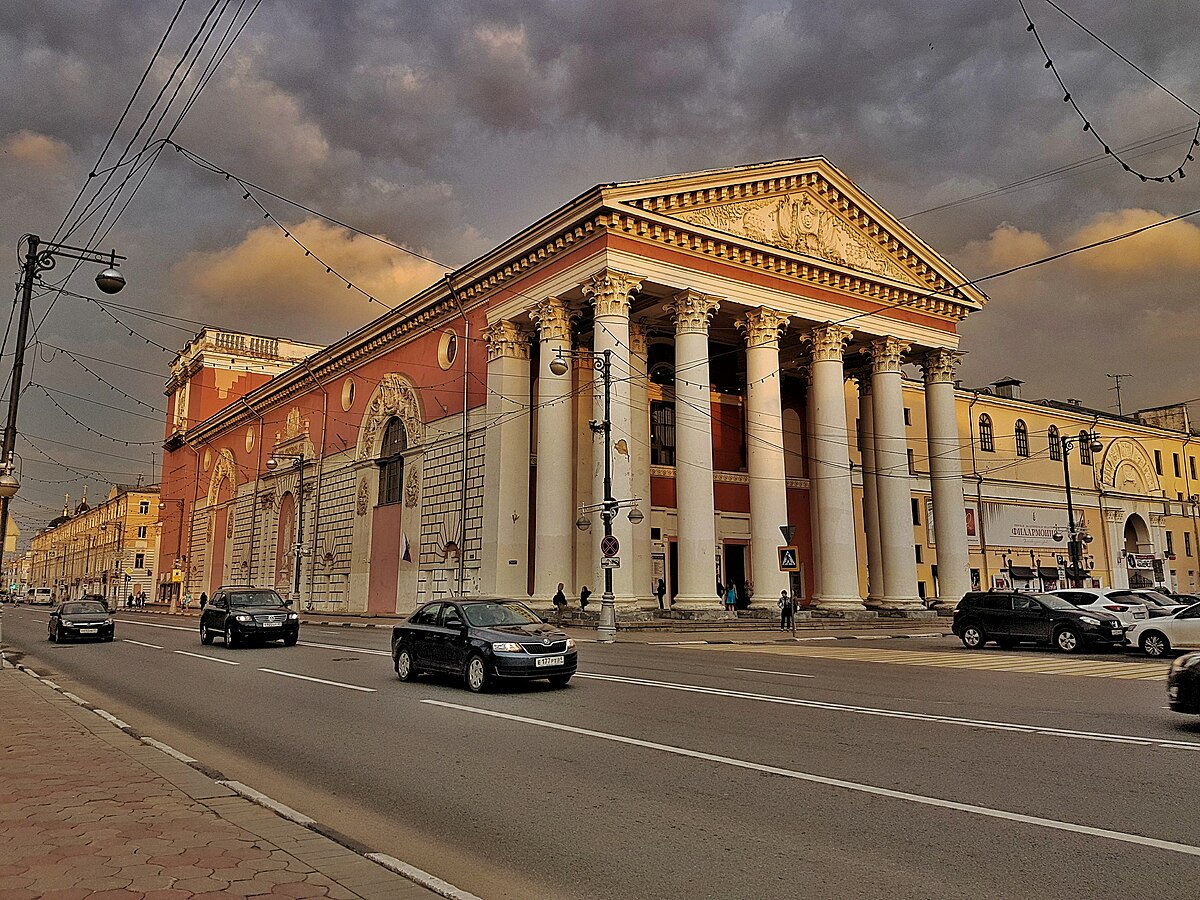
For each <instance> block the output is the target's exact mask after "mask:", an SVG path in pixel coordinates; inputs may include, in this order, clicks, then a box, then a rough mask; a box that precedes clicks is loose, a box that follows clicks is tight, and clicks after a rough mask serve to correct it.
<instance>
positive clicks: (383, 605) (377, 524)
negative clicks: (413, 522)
mask: <svg viewBox="0 0 1200 900" xmlns="http://www.w3.org/2000/svg"><path fill="white" fill-rule="evenodd" d="M403 511H404V507H403V505H402V504H400V503H389V504H386V505H384V506H377V507H375V509H374V511H373V512H372V516H373V520H372V522H371V569H370V580H369V582H368V583H367V612H369V613H382V614H384V615H393V614H395V612H396V603H397V597H396V581H397V579H398V578H399V575H400V532H401V527H402V524H403V523H402V522H401V514H402V513H403Z"/></svg>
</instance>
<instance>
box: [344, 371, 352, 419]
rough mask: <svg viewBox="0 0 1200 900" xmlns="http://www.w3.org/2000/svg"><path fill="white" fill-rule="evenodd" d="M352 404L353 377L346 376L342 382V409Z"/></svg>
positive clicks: (346, 408)
mask: <svg viewBox="0 0 1200 900" xmlns="http://www.w3.org/2000/svg"><path fill="white" fill-rule="evenodd" d="M353 405H354V379H353V378H347V379H346V380H345V381H343V382H342V409H344V410H347V411H348V410H349V409H350V407H352V406H353Z"/></svg>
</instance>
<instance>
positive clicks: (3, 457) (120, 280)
mask: <svg viewBox="0 0 1200 900" xmlns="http://www.w3.org/2000/svg"><path fill="white" fill-rule="evenodd" d="M26 241H27V242H28V244H27V246H26V248H25V259H24V261H23V262H22V264H21V312H20V316H19V317H18V318H17V340H16V344H14V345H13V366H12V379H11V380H10V381H9V383H8V421H7V423H6V425H5V428H4V446H3V452H0V571H3V569H4V544H5V541H6V540H7V538H8V504H9V502H10V501H11V500H12V498H13V497H14V496H15V495H16V493H17V490H18V489H19V488H20V486H21V484H20V482H18V481H17V479H16V478H14V477H13V474H12V469H13V450H14V449H15V447H16V443H17V404H18V402H19V401H20V399H21V377H22V375H23V373H24V368H25V342H26V341H27V340H28V336H29V310H30V307H31V306H32V304H33V282H34V279H35V278H37V276H38V274H39V273H41V272H45V271H46V270H47V269H53V268H54V264H55V262H56V257H59V256H64V257H69V258H70V259H78V260H82V261H83V262H92V263H98V264H99V265H107V266H108V268H107V269H105V270H104V271H103V272H101V273H100V274H99V275H97V276H96V286H97V287H99V288H100V290H102V291H104V293H106V294H115V293H117V291H119V290H121V288H123V287H125V276H123V275H122V274H121V273H120V272H118V271H117V268H116V267H117V260H119V259H125V257H124V256H118V255H117V254H116V252H115V251H114V252H111V253H101V252H99V251H97V250H89V249H87V248H86V247H70V246H68V245H66V244H56V243H46V244H43V243H42V239H41V238H40V237H38V236H37V235H36V234H31V235H28V236H27V237H26Z"/></svg>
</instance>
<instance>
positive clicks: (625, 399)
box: [582, 269, 649, 607]
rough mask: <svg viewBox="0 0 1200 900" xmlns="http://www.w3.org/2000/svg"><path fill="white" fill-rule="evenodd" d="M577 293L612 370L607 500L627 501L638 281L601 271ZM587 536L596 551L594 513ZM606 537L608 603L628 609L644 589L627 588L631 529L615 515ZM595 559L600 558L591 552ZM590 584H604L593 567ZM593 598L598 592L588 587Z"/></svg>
mask: <svg viewBox="0 0 1200 900" xmlns="http://www.w3.org/2000/svg"><path fill="white" fill-rule="evenodd" d="M582 287H583V293H584V296H585V297H587V298H588V299H589V300H590V301H591V303H592V306H593V308H594V310H595V315H594V322H595V329H594V332H593V335H592V351H593V352H594V353H595V354H596V355H597V356H599V357H601V358H603V354H604V351H605V350H608V351H610V356H609V358H610V360H611V366H612V371H611V373H610V375H611V385H610V389H609V391H610V400H609V408H610V410H611V412H610V419H611V422H612V434H611V438H610V439H611V442H612V496H613V498H614V499H616V500H627V499H629V498H630V497H631V496H632V495H633V471H632V463H633V459H632V454H631V452H630V449H629V448H630V446H631V444H632V442H633V408H632V397H631V391H630V381H629V375H630V363H629V304H630V295H631V294H633V293H634V292H636V291H637V290H638V288H640V287H641V279H640V278H638V277H637V276H635V275H629V274H627V273H625V272H618V271H616V270H614V269H605V270H604V271H603V272H600V273H599V274H598V275H594V276H593V277H591V278H590V279H588V280H587V281H586V282H584V284H583V286H582ZM592 400H593V403H594V406H593V415H592V418H593V419H595V420H596V421H597V422H601V421H603V419H604V378H603V374H602V373H601V372H597V373H596V377H595V380H594V381H593V382H592ZM592 451H593V452H592V458H593V460H594V464H593V466H592V471H593V494H592V497H593V499H592V502H593V503H600V502H601V501H602V500H603V499H604V454H605V446H604V435H603V433H600V432H597V433H596V434H595V440H594V441H593V444H592ZM591 518H592V529H591V532H590V535H591V537H592V543H593V545H595V546H597V547H598V546H599V544H600V539H601V537H602V536H603V534H604V528H603V520H602V519H601V517H600V514H599V513H596V514H594V515H593V516H592V517H591ZM612 533H613V537H615V538H616V539H617V540H618V541H619V542H620V545H621V550H620V556H621V567H620V568H618V569H613V570H612V585H613V598H614V600H615V601H616V603H617V604H618V605H619V606H625V607H631V606H634V605H635V604H636V602H637V598H638V597H639V596H640V595H641V594H642V593H646V592H648V590H649V588H648V587H646V586H642V585H635V584H634V583H633V566H632V565H631V564H630V558H629V557H628V556H627V554H628V553H630V552H632V551H633V546H634V541H633V524H632V523H631V522H630V521H629V517H628V516H627V515H626V510H621V511H620V512H619V513H618V514H617V516H616V517H615V518H614V519H613V523H612ZM596 559H597V560H599V559H600V554H599V553H598V552H597V554H596ZM595 576H596V584H597V585H603V584H604V572H603V570H602V569H600V568H597V569H596V572H595ZM592 590H593V591H595V593H596V594H601V593H602V589H598V588H597V587H596V586H593V587H592Z"/></svg>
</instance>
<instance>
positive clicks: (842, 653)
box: [684, 644, 1169, 681]
mask: <svg viewBox="0 0 1200 900" xmlns="http://www.w3.org/2000/svg"><path fill="white" fill-rule="evenodd" d="M684 649H687V650H706V651H708V652H720V653H766V654H770V655H773V656H799V657H806V658H810V659H832V660H845V661H849V662H869V663H890V664H892V665H899V666H929V667H931V668H939V669H975V670H979V671H989V672H1011V673H1014V674H1020V675H1071V676H1075V677H1084V678H1120V679H1127V680H1143V681H1158V680H1161V679H1164V678H1166V677H1167V669H1168V668H1169V664H1168V663H1165V662H1151V661H1146V662H1118V661H1115V660H1114V661H1111V662H1110V661H1107V660H1094V659H1088V660H1083V659H1069V658H1064V657H1049V658H1045V659H1031V658H1029V657H1027V656H1016V655H1011V654H1009V653H1004V654H1002V655H997V654H993V653H987V652H979V651H965V652H956V651H944V652H940V653H938V652H932V653H931V652H912V651H907V650H885V649H882V648H876V647H834V646H829V645H812V644H809V645H805V646H797V647H791V646H779V645H748V644H703V645H690V646H688V647H685V648H684Z"/></svg>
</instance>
